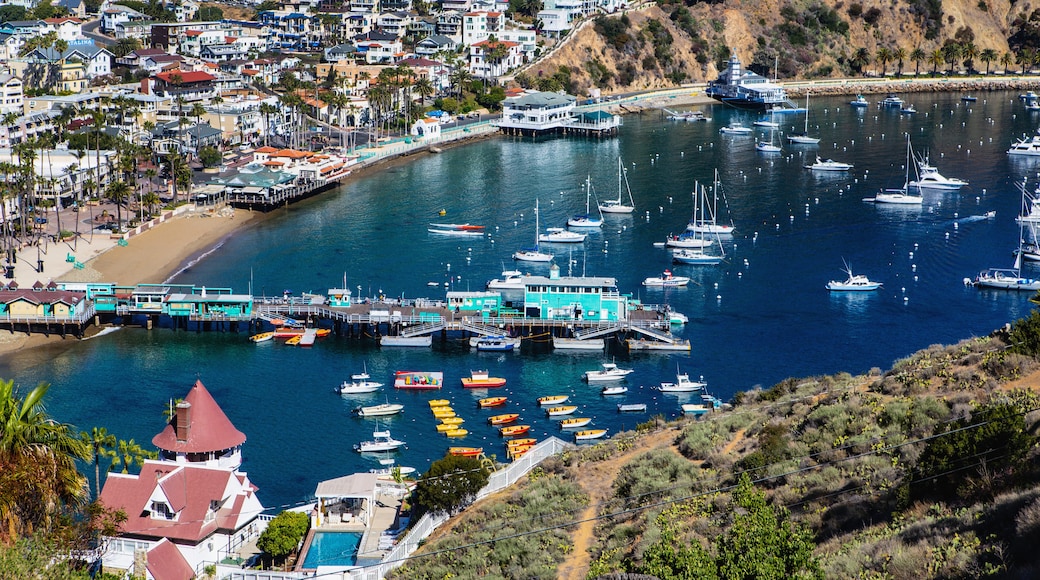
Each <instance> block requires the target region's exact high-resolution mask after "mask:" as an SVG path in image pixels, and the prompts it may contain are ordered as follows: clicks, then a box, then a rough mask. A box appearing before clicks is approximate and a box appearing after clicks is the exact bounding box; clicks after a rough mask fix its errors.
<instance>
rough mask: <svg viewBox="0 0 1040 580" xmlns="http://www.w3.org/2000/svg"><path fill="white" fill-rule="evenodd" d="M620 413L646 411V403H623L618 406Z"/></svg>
mask: <svg viewBox="0 0 1040 580" xmlns="http://www.w3.org/2000/svg"><path fill="white" fill-rule="evenodd" d="M617 410H618V413H645V412H646V403H623V404H620V405H618V406H617Z"/></svg>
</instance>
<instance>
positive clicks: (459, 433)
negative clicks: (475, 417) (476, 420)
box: [444, 427, 469, 437]
mask: <svg viewBox="0 0 1040 580" xmlns="http://www.w3.org/2000/svg"><path fill="white" fill-rule="evenodd" d="M444 435H445V436H447V437H465V436H466V435H469V431H467V430H465V429H462V428H458V427H457V428H455V429H452V430H451V431H445V432H444Z"/></svg>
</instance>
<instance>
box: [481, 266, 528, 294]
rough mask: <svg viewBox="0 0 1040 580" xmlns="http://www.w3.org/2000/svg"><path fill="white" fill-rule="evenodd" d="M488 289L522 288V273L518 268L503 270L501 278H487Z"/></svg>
mask: <svg viewBox="0 0 1040 580" xmlns="http://www.w3.org/2000/svg"><path fill="white" fill-rule="evenodd" d="M487 289H488V290H523V289H524V274H523V272H521V271H520V270H504V271H503V272H502V277H501V278H495V279H493V280H489V281H488V283H487Z"/></svg>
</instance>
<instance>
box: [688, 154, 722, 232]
mask: <svg viewBox="0 0 1040 580" xmlns="http://www.w3.org/2000/svg"><path fill="white" fill-rule="evenodd" d="M721 186H722V184H720V183H719V170H718V168H716V169H715V181H714V182H713V183H712V186H711V187H712V190H711V192H712V204H711V205H708V198H707V197H705V198H704V206H703V208H702V211H701V216H700V218H699V219H698V217H697V211H696V204H694V205H695V209H694V215H693V219H692V220H691V221H690V224H689V225H687V226H686V229H687V230H689V231H691V232H703V233H706V234H720V235H730V234H732V233H733V223H732V222H731V223H730V224H729V225H726V224H720V223H718V221H717V216H718V209H719V188H720V187H721ZM703 210H707V216H705V215H704V213H705V212H704V211H703Z"/></svg>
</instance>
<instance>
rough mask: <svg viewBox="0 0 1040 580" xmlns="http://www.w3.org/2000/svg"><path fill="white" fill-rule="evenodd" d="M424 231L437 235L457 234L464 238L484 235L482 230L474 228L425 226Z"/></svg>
mask: <svg viewBox="0 0 1040 580" xmlns="http://www.w3.org/2000/svg"><path fill="white" fill-rule="evenodd" d="M426 231H428V232H430V233H431V234H434V235H437V236H459V237H464V238H482V237H484V232H482V231H475V230H446V229H440V228H426Z"/></svg>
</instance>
